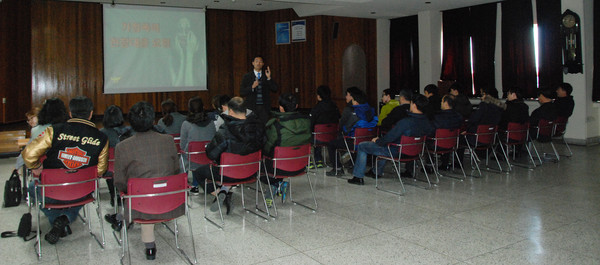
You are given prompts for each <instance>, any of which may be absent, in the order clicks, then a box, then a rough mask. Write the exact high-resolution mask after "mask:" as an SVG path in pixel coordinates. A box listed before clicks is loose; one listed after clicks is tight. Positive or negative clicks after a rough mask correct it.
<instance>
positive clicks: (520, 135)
mask: <svg viewBox="0 0 600 265" xmlns="http://www.w3.org/2000/svg"><path fill="white" fill-rule="evenodd" d="M505 132H506V140H507V141H506V143H510V144H523V143H525V141H527V133H528V132H529V123H528V122H526V123H516V122H509V123H508V125H507V127H506V131H505Z"/></svg>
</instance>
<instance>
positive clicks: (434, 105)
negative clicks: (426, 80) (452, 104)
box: [423, 84, 442, 119]
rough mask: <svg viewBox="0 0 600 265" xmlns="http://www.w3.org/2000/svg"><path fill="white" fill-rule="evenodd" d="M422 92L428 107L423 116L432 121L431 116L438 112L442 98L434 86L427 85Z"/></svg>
mask: <svg viewBox="0 0 600 265" xmlns="http://www.w3.org/2000/svg"><path fill="white" fill-rule="evenodd" d="M423 91H424V92H423V93H424V95H425V97H427V100H429V106H428V107H427V110H426V111H425V115H427V117H429V119H433V116H435V114H436V113H437V112H438V111H440V104H441V102H442V98H441V97H440V95H439V88H438V87H437V86H436V85H434V84H429V85H427V86H425V88H424V89H423Z"/></svg>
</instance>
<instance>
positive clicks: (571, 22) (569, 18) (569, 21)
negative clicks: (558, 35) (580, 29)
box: [562, 14, 577, 28]
mask: <svg viewBox="0 0 600 265" xmlns="http://www.w3.org/2000/svg"><path fill="white" fill-rule="evenodd" d="M576 23H577V21H576V20H575V16H573V15H571V14H568V15H566V16H564V17H563V19H562V24H563V25H564V26H565V27H566V28H572V27H573V26H575V24H576Z"/></svg>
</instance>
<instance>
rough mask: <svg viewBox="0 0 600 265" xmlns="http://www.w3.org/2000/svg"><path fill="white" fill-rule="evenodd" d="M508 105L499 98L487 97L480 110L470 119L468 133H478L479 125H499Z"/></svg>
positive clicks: (480, 104) (480, 105)
mask: <svg viewBox="0 0 600 265" xmlns="http://www.w3.org/2000/svg"><path fill="white" fill-rule="evenodd" d="M504 109H506V105H505V104H504V103H503V102H502V101H500V100H499V99H497V98H493V97H489V96H488V97H485V99H483V100H482V101H481V103H479V108H478V109H477V110H476V111H475V112H473V113H472V114H471V116H470V117H469V123H468V127H467V131H468V132H471V133H473V132H476V131H477V126H479V125H498V123H500V119H501V118H502V112H503V111H504Z"/></svg>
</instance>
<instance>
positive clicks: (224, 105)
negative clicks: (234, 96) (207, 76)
mask: <svg viewBox="0 0 600 265" xmlns="http://www.w3.org/2000/svg"><path fill="white" fill-rule="evenodd" d="M229 100H231V97H230V96H228V95H222V96H221V97H220V98H219V104H221V108H220V110H221V114H219V115H218V116H217V120H216V121H215V128H216V129H217V131H218V130H219V128H221V125H223V123H225V120H224V119H223V117H224V116H223V115H225V116H229V107H227V103H229ZM250 114H252V110H250V109H248V108H246V116H248V115H250Z"/></svg>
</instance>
